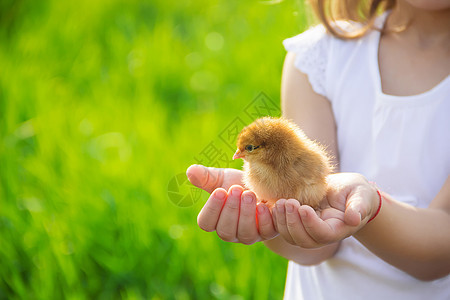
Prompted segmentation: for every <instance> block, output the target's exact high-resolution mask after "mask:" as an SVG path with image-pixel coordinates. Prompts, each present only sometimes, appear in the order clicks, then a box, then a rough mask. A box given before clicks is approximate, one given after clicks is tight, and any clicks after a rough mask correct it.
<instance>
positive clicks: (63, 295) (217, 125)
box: [0, 0, 308, 299]
mask: <svg viewBox="0 0 450 300" xmlns="http://www.w3.org/2000/svg"><path fill="white" fill-rule="evenodd" d="M299 7H300V8H301V9H299ZM307 19H308V18H307V17H306V15H305V12H304V8H302V6H301V5H300V6H299V5H298V3H295V2H293V1H292V0H291V1H285V2H282V3H281V4H277V5H266V4H262V3H261V2H259V1H247V2H246V1H237V0H231V1H230V0H227V1H226V0H214V1H206V0H204V1H193V0H191V1H163V0H153V1H135V0H133V1H126V0H115V1H106V0H98V1H97V0H80V1H57V0H54V1H50V0H49V1H32V0H28V1H27V0H22V1H11V0H9V1H2V2H1V3H0V139H1V141H0V261H1V266H0V299H6V298H7V299H116V298H120V299H122V298H123V299H251V298H254V299H280V298H281V297H282V294H283V288H284V281H285V273H286V265H287V262H286V260H284V259H282V258H280V257H278V256H276V255H275V254H273V253H272V252H270V251H268V250H267V249H266V248H265V247H264V246H263V245H260V244H257V245H253V246H244V245H236V244H230V243H225V242H223V241H221V240H220V239H219V238H218V237H217V236H216V235H215V234H213V233H206V232H203V231H201V230H200V229H199V228H198V226H197V224H196V216H197V214H198V212H199V210H200V209H201V207H202V204H203V203H204V201H205V200H206V197H207V195H206V193H203V194H202V197H201V200H200V201H198V202H196V203H195V204H194V205H192V206H190V207H179V206H177V205H174V204H173V203H172V202H171V201H170V200H169V198H168V194H167V188H168V183H169V181H170V180H171V178H173V176H175V175H177V174H180V173H183V172H185V169H186V168H187V167H188V166H189V165H190V164H192V163H195V162H196V157H198V156H199V153H200V152H201V151H202V150H203V149H204V148H205V147H206V146H207V145H208V144H209V143H210V142H212V141H213V142H214V141H215V142H217V145H218V147H219V148H220V149H221V151H222V153H224V154H225V155H227V156H231V155H232V153H233V152H232V150H231V149H228V148H227V147H226V145H224V144H223V143H222V144H221V143H220V139H219V134H220V133H221V132H222V130H223V129H224V128H225V127H226V126H227V125H228V124H229V123H230V122H231V121H232V120H233V119H234V118H235V117H238V116H245V115H244V113H243V110H244V108H245V107H246V106H247V105H248V104H249V103H250V102H251V101H252V100H253V99H254V98H255V97H256V96H257V95H258V94H259V93H260V92H261V91H263V92H265V93H266V94H267V95H268V96H269V97H270V98H271V99H272V100H273V101H274V102H276V103H278V102H279V89H280V87H279V85H280V76H281V67H282V63H283V57H284V54H285V51H284V49H283V47H282V45H281V41H282V40H283V39H284V38H286V37H289V36H292V35H294V34H296V33H298V32H299V31H301V30H303V29H305V28H306V23H307V22H306V20H307ZM242 118H244V117H242ZM245 121H246V122H248V121H249V119H245ZM232 166H233V167H235V168H240V165H239V163H236V162H235V163H233V164H232Z"/></svg>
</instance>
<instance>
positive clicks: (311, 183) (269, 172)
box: [233, 117, 332, 208]
mask: <svg viewBox="0 0 450 300" xmlns="http://www.w3.org/2000/svg"><path fill="white" fill-rule="evenodd" d="M237 158H242V159H244V183H245V186H246V187H247V188H249V189H250V190H252V191H253V192H255V194H256V195H257V197H258V199H260V200H261V201H262V202H267V203H268V205H269V206H273V204H274V203H275V202H276V201H277V200H278V199H280V198H284V199H290V198H293V199H297V200H298V201H300V203H301V204H307V205H310V206H312V207H313V208H318V207H319V203H320V201H321V200H322V199H323V197H324V196H325V193H326V189H327V184H326V176H327V175H328V174H329V173H330V172H331V169H332V168H331V166H330V162H329V161H330V160H329V157H328V156H327V154H326V152H325V149H324V148H323V147H322V146H320V145H319V144H317V143H315V142H313V141H312V140H310V139H308V138H307V137H306V135H305V134H304V133H303V131H302V130H301V129H300V128H298V126H297V125H295V124H294V123H293V122H290V121H288V120H286V119H284V118H271V117H264V118H261V119H258V120H256V121H255V122H253V123H252V124H250V125H248V126H247V127H245V128H244V129H242V131H241V132H240V133H239V136H238V141H237V151H236V153H235V154H234V156H233V159H237Z"/></svg>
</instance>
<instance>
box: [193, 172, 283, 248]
mask: <svg viewBox="0 0 450 300" xmlns="http://www.w3.org/2000/svg"><path fill="white" fill-rule="evenodd" d="M186 173H187V176H188V178H189V180H190V181H191V183H192V184H194V185H196V186H197V187H199V188H201V189H203V190H205V191H207V192H209V193H211V192H212V193H211V196H210V197H209V199H208V200H207V201H206V203H205V205H204V206H203V208H202V210H201V211H200V213H199V215H198V218H197V222H198V225H199V226H200V228H202V229H203V230H205V231H209V232H211V231H216V233H217V235H218V236H219V237H220V238H221V239H222V240H224V241H227V242H234V243H243V244H246V245H250V244H253V243H255V242H258V241H264V240H268V239H271V238H274V237H275V236H277V235H278V233H277V231H276V230H275V227H274V225H273V221H272V215H271V213H270V211H269V209H268V207H267V206H266V205H264V204H262V203H260V204H258V205H256V202H257V199H256V195H255V193H253V192H252V191H248V190H246V191H244V188H243V187H242V186H241V185H242V171H239V170H235V169H215V168H206V167H203V166H198V165H194V166H191V167H189V168H188V170H187V172H186ZM226 189H228V191H227V190H226Z"/></svg>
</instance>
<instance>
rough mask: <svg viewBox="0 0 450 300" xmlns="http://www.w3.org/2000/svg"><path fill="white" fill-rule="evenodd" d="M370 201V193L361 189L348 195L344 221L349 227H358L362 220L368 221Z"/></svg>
mask: <svg viewBox="0 0 450 300" xmlns="http://www.w3.org/2000/svg"><path fill="white" fill-rule="evenodd" d="M370 199H371V195H370V192H369V191H365V190H360V189H358V190H356V191H353V192H351V193H350V194H349V195H348V198H347V204H346V208H345V215H344V221H345V223H346V224H347V225H350V226H358V225H360V224H361V221H362V220H366V221H367V220H368V219H369V218H370V211H371V202H370Z"/></svg>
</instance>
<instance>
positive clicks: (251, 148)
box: [245, 145, 259, 152]
mask: <svg viewBox="0 0 450 300" xmlns="http://www.w3.org/2000/svg"><path fill="white" fill-rule="evenodd" d="M258 148H259V146H253V145H247V146H245V150H247V151H248V152H252V151H253V150H255V149H258Z"/></svg>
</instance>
